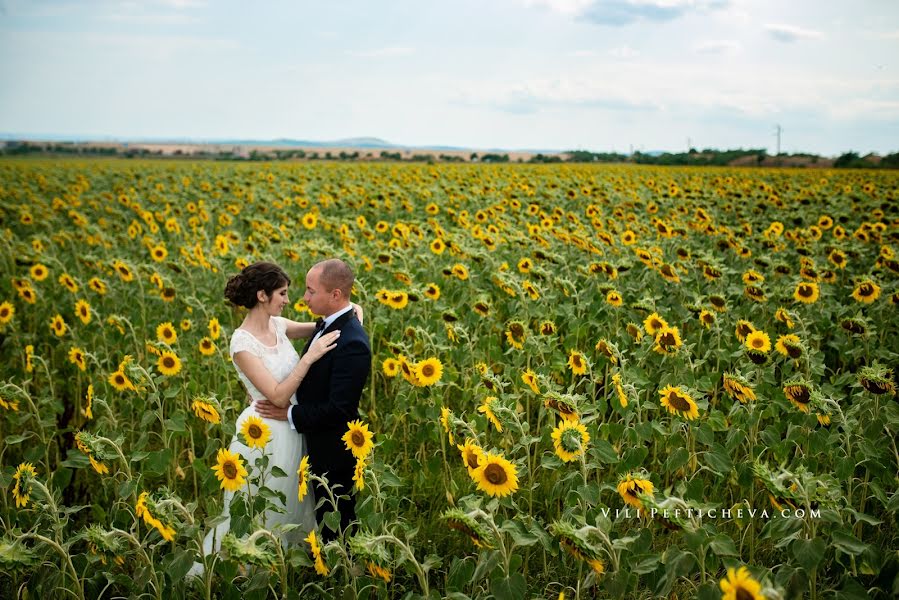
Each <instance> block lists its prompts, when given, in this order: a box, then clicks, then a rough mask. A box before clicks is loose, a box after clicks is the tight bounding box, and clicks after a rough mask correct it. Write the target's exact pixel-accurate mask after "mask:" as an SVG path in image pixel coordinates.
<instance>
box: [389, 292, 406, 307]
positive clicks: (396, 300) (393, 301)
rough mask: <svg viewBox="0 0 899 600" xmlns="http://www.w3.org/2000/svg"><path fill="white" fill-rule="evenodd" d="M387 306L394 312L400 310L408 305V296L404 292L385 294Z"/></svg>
mask: <svg viewBox="0 0 899 600" xmlns="http://www.w3.org/2000/svg"><path fill="white" fill-rule="evenodd" d="M386 299H387V302H386V304H387V306H389V307H390V308H392V309H394V310H402V309H404V308H406V306H407V305H408V304H409V294H407V293H406V292H387V296H386Z"/></svg>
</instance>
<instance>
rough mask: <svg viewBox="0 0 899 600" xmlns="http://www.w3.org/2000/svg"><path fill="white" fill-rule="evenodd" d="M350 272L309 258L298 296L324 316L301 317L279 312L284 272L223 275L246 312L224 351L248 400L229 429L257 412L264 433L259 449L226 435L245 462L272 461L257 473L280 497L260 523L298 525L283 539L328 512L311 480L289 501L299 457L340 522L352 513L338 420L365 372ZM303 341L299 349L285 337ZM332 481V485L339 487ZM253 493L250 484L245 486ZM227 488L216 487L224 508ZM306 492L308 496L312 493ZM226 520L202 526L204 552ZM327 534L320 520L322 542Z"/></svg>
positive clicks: (337, 263) (348, 466)
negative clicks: (332, 499)
mask: <svg viewBox="0 0 899 600" xmlns="http://www.w3.org/2000/svg"><path fill="white" fill-rule="evenodd" d="M353 281H354V278H353V272H352V270H351V269H350V268H349V266H347V265H346V263H344V262H343V261H341V260H339V259H329V260H325V261H323V262H320V263H317V264H316V265H315V266H313V267H312V268H311V269H310V270H309V272H308V273H307V274H306V292H305V294H304V296H303V299H304V300H305V302H306V305H307V306H308V307H309V309H310V310H311V311H312V312H313V313H314V314H317V315H322V316H323V317H324V318H323V319H319V320H318V321H316V322H315V323H300V322H297V321H292V320H290V319H286V318H284V317H282V316H280V315H281V312H282V311H283V309H284V307H285V306H287V305H288V302H289V300H288V287H289V285H290V278H289V277H288V276H287V274H286V273H285V272H284V270H283V269H281V268H280V267H279V266H277V265H275V264H273V263H269V262H258V263H254V264H252V265H249V266H247V267H246V268H244V269H243V271H241V272H240V273H239V274H237V275H235V276H233V277H231V278H230V279H229V280H228V284H227V286H226V288H225V297H226V298H227V299H228V300H229V301H230V302H231V303H232V304H234V305H236V306H242V307H244V308H247V309H248V311H247V314H246V317H245V318H244V320H243V323H241V325H240V327H238V328H237V329H235V330H234V333H233V335H232V337H231V348H230V354H231V357H232V360H233V362H234V366H235V368H236V369H237V375H238V377H239V378H240V380H241V382H242V383H243V384H244V386H245V387H246V389H247V392H248V394H249V397H250V399H251V401H252V403H251V404H250V405H249V406H247V408H246V409H244V411H243V412H242V413H241V414H240V416H239V417H238V419H237V430H238V431H240V430H241V427H242V426H243V424H244V423H245V422H246V421H247V420H249V419H261V420H262V421H263V422H264V423H265V424H266V425H267V426H268V428H269V430H270V431H271V439H270V441H269V442H268V443H267V444H266V446H265V448H263V449H262V450H260V449H256V448H249V447H247V446H246V445H244V444H243V443H241V441H240V440H239V439H238V438H236V437H235V439H234V440H233V441H232V442H231V447H230V449H231V451H232V452H237V453H239V454H240V455H241V456H242V457H243V458H244V460H245V461H246V462H248V463H249V464H253V463H254V462H255V459H256V458H257V457H258V456H261V452H262V451H264V452H265V453H266V455H267V456H268V457H269V461H268V467H267V469H268V470H269V471H271V470H272V467H275V466H276V467H278V468H280V469H281V470H282V471H283V472H285V473H287V476H286V477H268V476H266V477H265V482H266V483H265V485H266V486H267V487H269V488H270V489H272V490H274V491H276V492H281V493H282V494H284V497H285V499H286V504H285V505H284V507H283V508H284V512H283V513H281V512H275V511H268V512H267V513H266V514H265V515H264V517H265V526H266V528H268V529H271V530H275V531H276V530H277V528H278V526H279V525H282V524H298V525H300V527H299V528H297V529H295V530H293V531H292V532H290V533H288V534H286V535H283V536H282V539H283V541H284V542H285V543H296V542H298V541H299V539H302V536H303V535H305V533H306V532H308V531H309V530H311V529H313V528H314V527H315V525H316V519H317V521H318V522H319V523H322V522H323V520H324V515H325V514H326V513H327V512H330V511H331V510H333V509H334V508H333V506H331V505H330V503H328V502H325V503H322V505H321V506H319V508H318V510H317V511H316V509H315V503H316V501H317V500H319V499H321V498H328V495H327V493H326V491H325V489H324V488H323V487H322V485H321V484H320V483H319V482H318V481H316V483H315V486H314V488H313V489H312V490H311V491H313V492H314V494H313V493H307V494H306V495H305V497H304V498H303V499H302V500H301V499H299V498H298V494H297V487H298V476H297V469H298V466H299V464H300V461H301V459H302V458H303V457H304V456H308V457H309V470H310V471H311V472H312V473H313V474H315V475H318V476H320V477H321V476H324V477H326V478H327V481H328V484H329V486H330V487H331V488H332V490H334V495H335V496H342V497H341V498H340V499H339V500H338V504H337V510H338V511H339V512H340V528H341V530H346V529H347V528H348V527H349V525H350V524H351V523H352V522H353V521H354V520H355V518H356V514H355V500H354V499H353V497H352V483H353V481H352V479H353V472H354V468H355V459H354V458H353V455H352V454H351V453H350V451H349V450H348V449H347V448H346V446H345V445H344V443H343V441H342V439H341V438H342V436H343V434H344V433H345V432H346V430H347V423H348V422H349V421H352V420H355V419H357V418H358V416H359V413H358V409H359V399H360V397H361V395H362V388H363V386H364V385H365V382H366V379H367V378H368V374H369V370H370V369H371V346H370V344H369V340H368V335H367V334H366V333H365V331H364V330H363V329H362V318H363V315H362V309H361V307H359V306H358V305H356V304H353V303H351V302H350V292H351V290H352V287H353ZM302 338H308V341H307V343H306V345H305V348H304V349H303V352H302V354H299V353H297V351H296V349H295V348H294V346H293V344H292V343H291V340H295V339H302ZM338 486H339V487H338ZM251 491H252V490H251ZM233 493H234V492H226V493H225V515H227V514H228V506H229V505H230V503H231V498H232V497H233ZM313 496H314V498H313ZM229 525H230V522H229V520H225V521H224V522H222V523H220V524H219V525H217V526H216V528H215V529H214V530H212V531H210V532H209V533H208V534H207V536H206V540H205V541H204V548H203V551H204V554H210V553H212V552H213V551H214V550H217V549H218V547H219V545H220V544H221V539H222V537H223V536H224V535H225V534H226V533H227V532H228V530H229ZM335 536H336V532H332V531H330V529H328V528H326V527H323V531H322V537H323V539H324V540H325V541H328V540H330V539H333V538H334V537H335Z"/></svg>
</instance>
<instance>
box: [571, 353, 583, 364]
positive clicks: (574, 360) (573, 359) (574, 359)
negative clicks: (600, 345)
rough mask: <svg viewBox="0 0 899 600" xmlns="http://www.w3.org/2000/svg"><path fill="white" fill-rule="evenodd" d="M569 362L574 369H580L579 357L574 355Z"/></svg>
mask: <svg viewBox="0 0 899 600" xmlns="http://www.w3.org/2000/svg"><path fill="white" fill-rule="evenodd" d="M571 362H572V363H574V366H575V367H580V366H581V357H580V356H578V355H577V354H575V355H574V356H572V357H571Z"/></svg>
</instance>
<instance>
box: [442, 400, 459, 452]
mask: <svg viewBox="0 0 899 600" xmlns="http://www.w3.org/2000/svg"><path fill="white" fill-rule="evenodd" d="M452 418H453V411H451V410H450V409H448V408H447V407H445V406H441V407H440V425H442V426H443V432H444V433H446V435H447V436H448V437H449V443H450V444H451V445H453V446H455V445H456V444H455V441H454V440H453V427H452V421H451V420H452Z"/></svg>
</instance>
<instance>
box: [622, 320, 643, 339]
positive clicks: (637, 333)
mask: <svg viewBox="0 0 899 600" xmlns="http://www.w3.org/2000/svg"><path fill="white" fill-rule="evenodd" d="M624 329H625V331H627V334H628V335H629V336H631V337H632V338H634V341H635V342H637V343H638V344H639V343H640V342H641V341H642V340H643V329H641V328H640V326H639V325H637V324H636V323H628V324H627V326H626V327H625V328H624Z"/></svg>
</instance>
